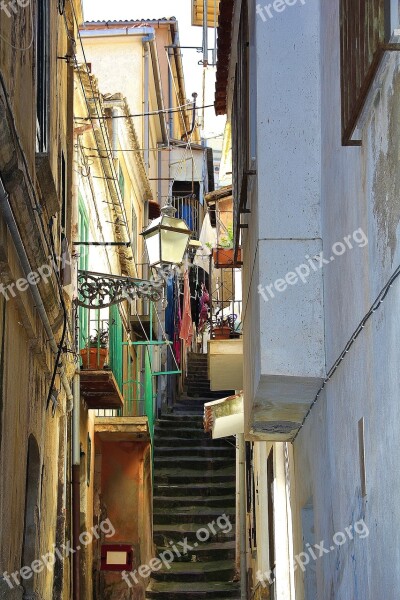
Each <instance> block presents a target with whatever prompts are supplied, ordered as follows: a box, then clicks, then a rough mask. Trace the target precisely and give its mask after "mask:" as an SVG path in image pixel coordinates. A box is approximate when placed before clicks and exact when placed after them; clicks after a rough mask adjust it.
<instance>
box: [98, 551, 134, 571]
mask: <svg viewBox="0 0 400 600" xmlns="http://www.w3.org/2000/svg"><path fill="white" fill-rule="evenodd" d="M132 569H133V547H132V546H129V545H127V544H113V545H111V544H107V545H103V546H102V547H101V570H102V571H132Z"/></svg>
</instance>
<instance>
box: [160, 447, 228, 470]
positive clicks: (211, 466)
mask: <svg viewBox="0 0 400 600" xmlns="http://www.w3.org/2000/svg"><path fill="white" fill-rule="evenodd" d="M215 453H216V454H218V451H217V450H215ZM177 458H178V457H175V458H173V457H169V456H167V457H160V456H157V457H155V458H154V466H155V468H156V469H158V468H161V469H164V468H165V469H171V470H173V469H175V468H176V463H177ZM232 464H233V460H232V458H231V457H230V456H216V455H214V456H193V455H191V454H189V453H188V454H187V455H185V454H183V453H181V452H179V466H180V467H190V468H191V469H194V470H196V471H206V472H207V473H208V472H209V471H211V470H218V469H224V468H225V467H229V465H232Z"/></svg>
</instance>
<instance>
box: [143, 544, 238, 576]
mask: <svg viewBox="0 0 400 600" xmlns="http://www.w3.org/2000/svg"><path fill="white" fill-rule="evenodd" d="M192 555H193V556H196V549H194V550H193V551H192ZM234 576H235V563H234V561H232V560H219V561H215V562H175V561H174V562H173V563H172V564H170V565H169V569H168V568H166V567H165V568H162V569H160V570H159V571H156V572H154V573H153V574H152V579H154V580H155V581H171V582H172V581H181V582H185V583H186V582H200V581H201V582H206V581H210V582H211V581H212V582H214V581H218V582H223V581H227V582H229V581H231V580H232V579H233V578H234Z"/></svg>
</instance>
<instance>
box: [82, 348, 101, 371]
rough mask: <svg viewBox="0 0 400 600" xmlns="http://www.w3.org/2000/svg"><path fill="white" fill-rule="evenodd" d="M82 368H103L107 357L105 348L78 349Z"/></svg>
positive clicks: (93, 369) (94, 369)
mask: <svg viewBox="0 0 400 600" xmlns="http://www.w3.org/2000/svg"><path fill="white" fill-rule="evenodd" d="M80 355H81V358H82V366H83V368H84V369H89V370H92V371H99V370H101V369H103V368H104V364H105V362H106V358H107V348H83V350H81V351H80Z"/></svg>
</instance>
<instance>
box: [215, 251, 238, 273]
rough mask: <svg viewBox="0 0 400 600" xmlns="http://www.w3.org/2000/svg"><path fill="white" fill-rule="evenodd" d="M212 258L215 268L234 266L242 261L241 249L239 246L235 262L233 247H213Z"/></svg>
mask: <svg viewBox="0 0 400 600" xmlns="http://www.w3.org/2000/svg"><path fill="white" fill-rule="evenodd" d="M213 260H214V264H215V267H216V268H217V269H227V268H231V269H233V268H235V267H236V265H237V264H238V263H241V262H242V250H241V248H239V251H238V254H237V261H236V263H235V250H234V249H233V248H213Z"/></svg>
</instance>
